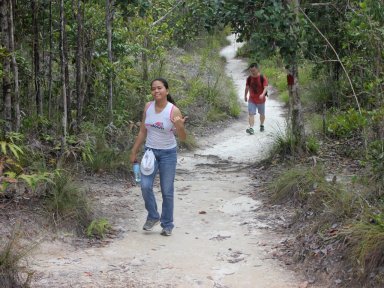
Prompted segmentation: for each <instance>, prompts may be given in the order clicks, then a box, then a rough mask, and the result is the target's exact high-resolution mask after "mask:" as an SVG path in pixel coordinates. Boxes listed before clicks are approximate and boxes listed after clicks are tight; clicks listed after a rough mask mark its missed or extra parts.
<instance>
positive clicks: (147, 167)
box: [140, 149, 156, 175]
mask: <svg viewBox="0 0 384 288" xmlns="http://www.w3.org/2000/svg"><path fill="white" fill-rule="evenodd" d="M155 160H156V159H155V154H153V151H152V150H149V149H148V150H147V151H146V152H145V154H144V156H143V159H142V160H141V165H140V168H141V169H140V170H141V174H143V175H151V174H152V173H153V171H154V170H155Z"/></svg>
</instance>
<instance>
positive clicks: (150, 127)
mask: <svg viewBox="0 0 384 288" xmlns="http://www.w3.org/2000/svg"><path fill="white" fill-rule="evenodd" d="M174 107H175V106H174V105H173V104H172V103H170V102H168V104H167V106H165V108H164V109H163V111H161V112H160V113H156V109H155V102H154V101H152V102H151V104H149V107H148V108H147V111H146V112H145V127H146V128H147V140H146V143H145V146H147V147H148V148H152V149H172V148H175V147H176V146H177V142H176V137H175V134H174V133H173V132H174V129H175V126H174V125H173V123H172V121H171V117H172V112H173V109H174Z"/></svg>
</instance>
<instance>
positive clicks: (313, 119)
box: [306, 113, 324, 134]
mask: <svg viewBox="0 0 384 288" xmlns="http://www.w3.org/2000/svg"><path fill="white" fill-rule="evenodd" d="M306 118H307V120H308V122H309V129H310V131H311V132H312V133H314V134H317V133H323V132H324V124H323V116H322V115H320V114H317V113H311V114H310V115H309V116H308V117H306Z"/></svg>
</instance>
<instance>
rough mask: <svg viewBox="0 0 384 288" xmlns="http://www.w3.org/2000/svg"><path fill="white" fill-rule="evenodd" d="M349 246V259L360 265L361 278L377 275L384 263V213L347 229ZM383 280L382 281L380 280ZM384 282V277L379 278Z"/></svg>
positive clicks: (359, 274)
mask: <svg viewBox="0 0 384 288" xmlns="http://www.w3.org/2000/svg"><path fill="white" fill-rule="evenodd" d="M345 234H346V239H347V240H348V246H349V249H348V250H349V251H350V253H348V254H349V259H350V261H351V262H352V263H353V265H354V266H355V267H358V268H360V269H358V271H359V272H358V276H359V278H360V279H361V280H366V279H367V278H368V277H372V275H373V277H375V276H376V275H377V272H378V270H379V269H380V267H383V265H384V252H383V251H384V214H379V215H375V216H373V217H370V218H369V220H368V221H367V220H365V221H361V222H356V223H354V224H352V225H351V226H350V227H348V228H347V229H346V230H345ZM380 280H381V281H380ZM379 281H380V283H381V284H383V283H384V281H383V279H379Z"/></svg>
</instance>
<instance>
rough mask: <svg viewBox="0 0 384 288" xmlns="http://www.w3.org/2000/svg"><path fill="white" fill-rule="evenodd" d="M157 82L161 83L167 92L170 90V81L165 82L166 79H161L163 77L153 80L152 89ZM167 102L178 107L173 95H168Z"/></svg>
mask: <svg viewBox="0 0 384 288" xmlns="http://www.w3.org/2000/svg"><path fill="white" fill-rule="evenodd" d="M155 81H160V82H161V83H163V84H164V87H165V88H166V89H167V90H168V89H169V85H168V81H167V80H165V79H164V78H161V77H160V78H156V79H153V80H152V82H151V87H152V84H153V82H155ZM167 101H168V102H170V103H172V104H173V105H176V102H175V100H173V98H172V96H171V94H168V95H167Z"/></svg>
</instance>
